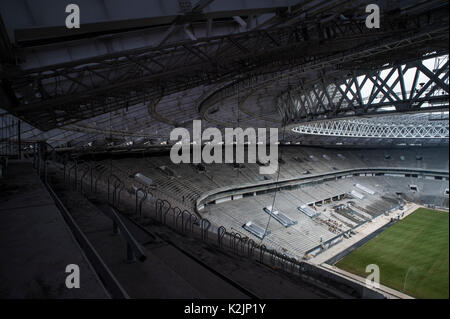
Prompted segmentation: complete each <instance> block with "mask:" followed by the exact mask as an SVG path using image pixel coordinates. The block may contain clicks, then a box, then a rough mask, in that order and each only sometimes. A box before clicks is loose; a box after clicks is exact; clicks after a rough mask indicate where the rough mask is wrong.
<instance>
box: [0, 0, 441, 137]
mask: <svg viewBox="0 0 450 319" xmlns="http://www.w3.org/2000/svg"><path fill="white" fill-rule="evenodd" d="M370 3H371V1H357V0H283V1H264V0H246V1H243V0H227V1H222V0H198V1H194V0H192V1H189V0H184V1H181V0H180V1H176V0H167V1H159V2H157V1H155V2H153V1H141V0H128V1H101V0H79V1H77V4H78V5H79V7H80V11H81V28H79V29H66V28H65V26H64V21H65V18H66V16H67V14H66V13H65V3H63V2H60V1H53V0H41V1H39V5H37V3H36V4H34V3H32V2H29V1H26V0H4V1H1V2H0V14H1V20H2V21H1V23H0V55H1V61H2V62H1V67H0V77H1V85H0V108H2V109H3V110H4V111H5V112H8V114H12V115H3V116H0V118H1V120H2V121H3V122H5V121H7V117H10V116H14V117H15V118H16V117H17V118H20V119H21V120H23V121H24V122H25V123H24V124H23V126H22V128H23V130H24V132H23V134H22V138H23V139H28V140H41V139H45V140H47V141H48V142H49V143H50V144H52V145H53V146H69V145H70V146H86V145H93V144H102V143H104V144H108V143H109V144H114V145H121V144H127V143H130V142H131V143H134V144H160V143H165V142H166V141H167V140H168V138H169V134H170V131H171V130H172V129H173V128H174V127H176V126H183V127H186V128H188V129H191V125H192V120H194V119H201V120H203V127H205V128H206V127H208V126H209V127H218V128H220V129H223V128H225V127H237V126H239V127H242V128H246V127H278V128H283V127H285V128H286V127H288V128H289V130H288V131H289V132H287V133H286V134H284V135H283V136H284V139H283V140H282V142H286V143H289V142H291V143H297V142H300V143H304V144H309V143H313V144H318V145H327V144H328V145H336V143H343V144H352V145H353V144H354V145H357V144H364V145H366V143H369V144H370V143H384V142H386V143H387V142H388V141H389V138H390V137H389V138H387V136H385V135H380V136H379V137H378V138H375V137H368V136H339V135H333V136H331V138H332V139H330V136H327V135H323V136H319V135H317V134H316V135H314V136H313V135H312V134H296V133H295V132H294V131H291V129H292V128H294V127H297V129H296V130H297V131H298V128H299V127H305V126H304V124H305V123H308V122H311V123H318V121H325V120H326V121H330V120H337V119H339V122H336V124H331V123H332V122H327V123H329V124H328V125H332V126H333V125H334V126H335V125H338V126H339V125H341V124H342V123H349V122H342V121H341V120H342V119H344V118H345V121H354V120H353V119H354V118H357V117H361V116H364V118H366V117H373V116H380V115H387V114H411V113H418V112H419V113H424V112H427V113H428V112H446V111H448V75H449V66H448V32H449V30H448V28H449V19H448V18H449V16H448V7H449V3H448V1H445V0H431V1H423V0H408V1H407V0H399V1H387V0H383V1H377V4H378V5H379V6H380V9H381V26H382V27H381V28H379V29H376V28H374V29H369V28H367V27H366V26H365V18H366V17H367V15H368V13H367V12H366V10H365V9H366V6H367V5H368V4H370ZM49 8H52V9H51V10H49ZM430 61H431V62H430ZM405 117H407V116H406V115H405V116H402V117H401V118H405ZM399 118H400V117H399ZM350 119H351V120H350ZM415 119H417V118H416V117H413V118H411V121H415ZM364 121H375V122H376V120H368V119H367V120H366V119H364V120H360V121H359V122H358V121H357V122H352V123H360V124H359V125H362V124H361V123H364ZM339 123H341V124H339ZM311 125H312V126H314V125H316V126H317V125H318V124H311ZM322 125H325V124H322ZM355 125H356V124H355ZM308 127H311V126H308ZM355 127H356V126H355ZM355 129H356V128H355ZM340 130H341V132H342V129H340ZM305 132H306V131H302V132H301V133H305ZM392 132H394V131H393V130H392ZM447 132H448V126H447ZM416 133H418V131H416V132H415V133H414V134H416ZM419 135H420V134H419ZM419 135H417V138H418V139H420V140H421V141H418V142H417V141H414V138H410V139H409V140H408V142H407V143H410V144H411V143H412V144H415V142H417V143H420V144H423V145H425V144H427V143H428V144H433V145H435V144H440V143H447V144H448V136H447V137H440V138H432V139H430V138H428V137H423V136H419ZM280 138H281V135H280ZM337 138H342V139H341V140H339V141H337V140H336V139H337ZM368 140H370V141H369V142H368ZM392 143H394V144H399V141H398V140H396V141H393V142H392ZM402 143H403V142H400V144H402Z"/></svg>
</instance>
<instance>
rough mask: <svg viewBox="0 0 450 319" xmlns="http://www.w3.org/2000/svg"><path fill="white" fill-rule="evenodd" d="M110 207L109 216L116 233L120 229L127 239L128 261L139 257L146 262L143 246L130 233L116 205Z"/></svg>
mask: <svg viewBox="0 0 450 319" xmlns="http://www.w3.org/2000/svg"><path fill="white" fill-rule="evenodd" d="M109 208H110V215H109V217H110V218H111V219H112V220H113V227H114V229H113V230H114V233H118V230H120V233H121V235H122V236H123V237H124V238H125V239H126V241H127V261H129V262H132V261H135V260H136V258H137V259H138V260H139V261H140V262H144V261H145V260H146V259H147V256H146V255H145V253H144V251H143V250H142V248H141V246H140V245H139V243H138V242H137V241H136V239H135V238H134V237H133V235H132V234H131V233H130V231H129V230H128V228H127V226H125V224H124V223H123V221H122V219H121V218H120V217H119V214H118V213H117V212H116V210H115V209H114V207H112V206H109Z"/></svg>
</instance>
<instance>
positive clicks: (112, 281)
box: [44, 183, 130, 299]
mask: <svg viewBox="0 0 450 319" xmlns="http://www.w3.org/2000/svg"><path fill="white" fill-rule="evenodd" d="M44 185H45V187H46V188H47V190H48V192H49V193H50V195H51V196H52V198H53V200H54V201H55V204H56V206H57V207H58V208H59V211H60V212H61V215H62V216H63V218H64V220H65V221H66V223H67V225H68V226H69V228H70V230H71V231H72V233H73V235H74V236H75V238H76V239H77V242H78V244H79V245H80V246H81V248H82V249H83V252H84V253H85V254H86V256H87V257H88V259H89V261H90V263H91V264H92V266H93V267H94V269H95V271H96V273H97V274H98V276H99V277H100V278H101V280H102V282H103V284H104V285H105V287H106V289H107V290H108V291H109V293H110V294H111V297H112V298H118V299H123V298H124V299H129V298H130V297H129V296H128V294H127V293H126V291H125V290H124V289H123V288H122V286H121V285H120V283H119V282H118V281H117V279H116V277H115V276H114V275H113V274H112V272H111V271H110V270H109V268H108V266H107V265H106V264H105V263H104V261H103V259H102V258H101V257H100V255H99V254H98V253H97V251H96V250H95V248H94V246H92V244H91V243H90V241H89V240H88V239H87V237H86V236H85V235H84V233H83V232H82V231H81V229H80V228H79V227H78V225H77V224H76V222H75V220H74V219H73V218H72V216H71V215H70V213H69V211H68V210H67V208H66V207H65V206H64V204H63V203H62V202H61V200H60V199H59V198H58V196H57V195H56V193H55V192H54V191H53V189H52V188H51V186H50V185H49V184H48V183H44Z"/></svg>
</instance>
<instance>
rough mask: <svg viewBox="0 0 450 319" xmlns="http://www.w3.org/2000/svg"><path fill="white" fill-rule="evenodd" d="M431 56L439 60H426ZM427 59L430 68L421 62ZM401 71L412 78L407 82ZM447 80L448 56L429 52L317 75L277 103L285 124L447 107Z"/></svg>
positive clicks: (284, 95)
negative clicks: (357, 70) (339, 76)
mask: <svg viewBox="0 0 450 319" xmlns="http://www.w3.org/2000/svg"><path fill="white" fill-rule="evenodd" d="M430 58H431V59H430ZM432 59H436V60H439V61H440V63H434V64H430V60H432ZM426 60H427V61H428V64H429V67H427V66H425V65H424V61H426ZM430 67H431V70H430ZM406 73H408V74H409V77H408V80H409V82H411V83H410V85H408V86H407V85H406V84H405V82H406V79H405V74H406ZM419 79H420V80H419ZM448 81H449V61H448V55H445V56H440V57H439V56H438V57H434V58H433V56H429V55H428V56H424V57H423V58H422V59H420V60H417V61H413V62H408V63H406V64H395V65H390V66H389V67H385V68H382V69H379V70H376V71H371V72H368V73H366V74H353V75H352V76H351V77H350V78H348V79H346V80H343V81H330V80H329V79H321V81H317V82H316V83H310V84H309V85H305V84H303V85H302V86H301V87H299V88H295V89H291V90H290V91H288V92H284V93H283V94H282V95H281V96H279V98H278V105H277V106H278V109H279V111H280V113H281V115H282V117H283V121H284V123H287V124H290V125H292V123H299V122H305V121H313V120H318V119H332V118H340V117H348V116H355V115H370V114H381V113H398V112H414V111H415V112H417V111H424V110H438V109H442V110H445V109H447V110H448V103H449V92H448V83H449V82H448ZM323 82H326V83H327V84H326V86H324V85H323ZM363 91H364V92H363ZM325 92H326V94H325ZM330 95H332V96H333V99H331V98H329V96H330ZM325 96H326V97H327V98H325Z"/></svg>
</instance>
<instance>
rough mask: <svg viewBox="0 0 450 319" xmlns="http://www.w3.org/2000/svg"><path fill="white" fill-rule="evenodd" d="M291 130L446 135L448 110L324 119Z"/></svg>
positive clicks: (365, 134)
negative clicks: (439, 113)
mask: <svg viewBox="0 0 450 319" xmlns="http://www.w3.org/2000/svg"><path fill="white" fill-rule="evenodd" d="M292 131H293V132H295V133H301V134H310V135H323V136H341V137H367V138H402V139H404V138H413V139H418V138H427V139H428V138H448V137H449V122H448V113H447V114H446V115H442V114H441V115H440V116H439V117H433V115H432V114H414V115H409V114H408V115H402V116H390V117H386V116H382V117H376V118H369V119H348V120H327V121H321V122H314V123H307V124H304V125H299V126H297V127H294V128H293V129H292Z"/></svg>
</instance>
